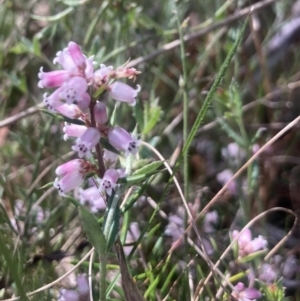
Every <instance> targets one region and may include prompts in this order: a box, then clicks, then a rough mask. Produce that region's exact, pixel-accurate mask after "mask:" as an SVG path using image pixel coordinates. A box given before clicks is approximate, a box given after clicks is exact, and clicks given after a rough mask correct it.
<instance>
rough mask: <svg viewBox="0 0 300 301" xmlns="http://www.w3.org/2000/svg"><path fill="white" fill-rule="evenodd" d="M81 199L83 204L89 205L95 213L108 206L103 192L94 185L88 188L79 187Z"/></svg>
mask: <svg viewBox="0 0 300 301" xmlns="http://www.w3.org/2000/svg"><path fill="white" fill-rule="evenodd" d="M79 199H80V203H81V204H83V205H85V204H87V205H89V207H90V209H91V211H92V212H93V213H96V212H98V211H99V210H103V209H105V208H106V204H105V202H104V199H103V197H102V195H101V192H100V191H99V190H98V188H97V187H96V186H92V187H90V188H87V189H82V188H79Z"/></svg>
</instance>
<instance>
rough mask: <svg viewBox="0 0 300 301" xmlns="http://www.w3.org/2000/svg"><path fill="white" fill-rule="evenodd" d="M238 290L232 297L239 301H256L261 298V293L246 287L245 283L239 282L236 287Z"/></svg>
mask: <svg viewBox="0 0 300 301" xmlns="http://www.w3.org/2000/svg"><path fill="white" fill-rule="evenodd" d="M234 288H235V289H236V290H235V291H233V292H232V296H233V297H235V298H236V299H237V300H239V301H251V300H252V301H255V300H256V298H260V297H261V293H260V292H259V291H258V290H256V289H255V288H250V287H245V285H244V283H242V282H239V283H238V284H237V285H236V286H235V287H234Z"/></svg>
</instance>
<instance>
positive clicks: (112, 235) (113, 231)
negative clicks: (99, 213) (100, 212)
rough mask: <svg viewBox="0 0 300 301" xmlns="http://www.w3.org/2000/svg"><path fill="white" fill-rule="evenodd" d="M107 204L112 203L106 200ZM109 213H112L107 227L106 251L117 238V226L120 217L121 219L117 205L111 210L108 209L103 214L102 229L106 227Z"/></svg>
mask: <svg viewBox="0 0 300 301" xmlns="http://www.w3.org/2000/svg"><path fill="white" fill-rule="evenodd" d="M109 202H112V200H111V201H109V200H108V203H109ZM111 213H112V220H111V224H110V225H109V227H108V232H107V234H106V241H107V250H110V248H111V247H112V246H113V244H114V243H115V241H116V239H117V236H118V234H119V224H120V217H121V210H120V207H119V205H117V206H116V207H115V208H113V209H111V208H108V210H107V211H106V213H105V219H104V227H105V226H106V221H107V217H108V215H109V214H111Z"/></svg>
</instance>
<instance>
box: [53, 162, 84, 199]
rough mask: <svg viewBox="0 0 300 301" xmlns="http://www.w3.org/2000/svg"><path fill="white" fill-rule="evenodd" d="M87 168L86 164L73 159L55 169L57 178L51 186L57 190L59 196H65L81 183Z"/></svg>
mask: <svg viewBox="0 0 300 301" xmlns="http://www.w3.org/2000/svg"><path fill="white" fill-rule="evenodd" d="M88 166H89V163H88V162H86V161H84V160H81V159H74V160H71V161H68V162H66V163H64V164H62V165H60V166H58V167H57V168H56V170H55V173H56V175H57V176H58V177H57V178H56V179H55V181H54V184H53V186H54V187H55V188H57V189H58V192H59V194H60V195H61V196H65V195H66V193H67V192H69V191H71V190H73V189H75V188H76V187H78V186H80V185H81V184H82V183H83V180H84V176H85V174H86V172H87V170H88Z"/></svg>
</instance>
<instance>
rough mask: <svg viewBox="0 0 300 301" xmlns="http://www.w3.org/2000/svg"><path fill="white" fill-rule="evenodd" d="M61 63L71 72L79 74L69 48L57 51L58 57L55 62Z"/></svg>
mask: <svg viewBox="0 0 300 301" xmlns="http://www.w3.org/2000/svg"><path fill="white" fill-rule="evenodd" d="M56 63H59V64H60V65H61V66H62V67H63V69H64V70H65V71H68V72H69V73H70V74H74V75H79V74H78V69H77V67H76V65H75V63H74V61H73V59H72V57H71V55H70V53H69V51H68V48H64V49H63V50H61V51H58V52H57V53H56V57H55V58H54V60H53V64H54V65H55V64H56Z"/></svg>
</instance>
